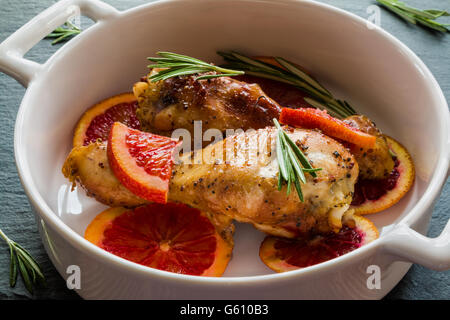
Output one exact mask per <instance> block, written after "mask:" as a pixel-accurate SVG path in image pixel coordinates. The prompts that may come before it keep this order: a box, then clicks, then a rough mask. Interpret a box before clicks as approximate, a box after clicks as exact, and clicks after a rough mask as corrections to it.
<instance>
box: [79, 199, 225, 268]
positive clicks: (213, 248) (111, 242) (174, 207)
mask: <svg viewBox="0 0 450 320" xmlns="http://www.w3.org/2000/svg"><path fill="white" fill-rule="evenodd" d="M84 237H85V238H86V239H87V240H89V241H90V242H92V243H93V244H95V245H97V246H99V247H100V248H102V249H104V250H106V251H108V252H110V253H112V254H115V255H117V256H119V257H122V258H124V259H127V260H130V261H133V262H136V263H139V264H142V265H145V266H148V267H151V268H156V269H160V270H165V271H170V272H175V273H182V274H190V275H199V276H221V275H222V274H223V272H224V271H225V269H226V267H227V264H228V262H229V260H230V258H231V252H232V249H233V247H232V244H230V243H229V242H226V241H225V240H223V239H222V237H220V235H219V234H218V233H217V231H216V229H215V228H214V226H213V225H212V224H211V222H210V221H209V220H208V218H206V217H205V215H204V214H203V213H202V212H200V211H199V210H197V209H193V208H190V207H188V206H186V205H182V204H174V203H168V204H166V205H161V204H156V203H153V204H149V205H147V206H144V207H139V208H136V209H133V210H129V209H125V208H111V209H108V210H105V211H103V212H102V213H100V214H99V215H98V216H97V217H95V219H94V220H93V221H92V222H91V223H90V224H89V226H88V227H87V229H86V232H85V234H84Z"/></svg>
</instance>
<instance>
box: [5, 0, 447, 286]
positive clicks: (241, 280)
mask: <svg viewBox="0 0 450 320" xmlns="http://www.w3.org/2000/svg"><path fill="white" fill-rule="evenodd" d="M182 1H183V0H162V1H158V2H153V3H148V4H143V5H141V6H138V7H135V8H131V9H129V10H126V11H123V12H120V13H119V14H118V16H117V17H114V18H112V19H111V20H112V21H113V20H114V19H115V18H121V17H122V16H124V15H132V14H134V13H135V12H138V11H140V10H142V9H144V8H145V9H149V8H152V7H155V8H157V7H164V6H170V5H174V4H176V3H177V2H182ZM246 1H252V0H246ZM261 1H262V2H265V1H267V0H259V2H261ZM279 1H284V2H287V3H293V2H303V3H304V2H307V3H308V5H311V6H316V7H317V9H318V10H329V11H331V12H333V13H336V14H338V15H340V16H342V18H343V19H351V20H353V21H354V22H355V23H359V24H361V23H364V24H366V23H367V21H366V20H364V19H363V18H361V17H358V16H357V15H355V14H352V13H349V12H347V11H344V10H342V9H339V8H336V7H333V6H330V5H327V4H323V3H318V2H314V1H305V0H279ZM107 22H109V21H105V22H103V21H101V22H100V23H107ZM95 27H96V25H93V26H92V27H90V28H89V29H87V30H85V31H84V32H83V34H81V35H79V36H78V37H77V38H81V37H83V36H84V35H87V34H89V33H91V32H92V31H94V30H95ZM91 29H92V30H91ZM373 31H374V32H377V33H378V34H380V35H381V36H383V37H384V38H385V39H386V41H389V42H391V43H392V44H393V45H395V46H397V47H398V48H399V49H400V50H401V51H402V52H403V53H404V54H405V56H407V57H408V59H409V60H410V61H411V62H412V63H414V64H415V65H416V66H418V67H419V68H420V70H421V71H422V72H423V74H424V75H425V77H426V78H427V80H428V81H430V83H431V84H432V86H433V90H434V91H435V94H436V95H437V96H438V98H439V100H440V109H438V110H437V111H438V112H440V113H441V114H442V117H440V121H441V124H440V125H441V128H442V129H441V136H443V137H447V140H446V141H445V139H443V140H442V143H441V145H440V150H446V149H447V150H450V138H449V128H450V125H449V123H450V117H449V113H448V106H447V102H446V100H445V97H444V94H443V93H442V91H441V89H440V87H439V85H438V83H437V81H436V79H435V78H434V76H433V75H432V74H431V72H430V71H429V69H428V68H427V67H426V66H425V64H424V63H423V62H422V61H421V60H420V59H419V58H418V57H417V56H416V55H415V54H414V53H413V52H412V51H411V50H410V49H409V48H408V47H407V46H406V45H404V44H403V43H402V42H400V41H399V40H398V39H396V38H395V37H394V36H392V35H391V34H389V33H388V32H386V31H384V30H383V29H381V28H378V27H376V28H375V30H373ZM77 38H75V39H74V40H72V41H70V42H68V43H67V44H66V45H64V46H63V47H62V48H61V49H59V50H58V51H57V52H56V53H55V54H54V55H53V56H51V57H50V58H49V59H48V61H47V62H46V63H45V64H44V65H43V66H42V69H41V70H40V71H39V73H40V72H46V71H47V70H48V69H49V66H50V65H51V64H52V61H53V59H55V58H57V57H59V56H60V55H62V54H64V53H65V52H66V51H69V50H70V49H71V48H72V47H74V46H76V45H77ZM37 81H39V76H38V75H37V76H36V77H35V78H33V79H32V81H31V82H30V84H29V87H28V89H27V91H26V92H25V95H24V98H23V100H22V103H21V105H20V108H19V111H18V114H17V119H16V125H15V132H14V153H15V159H16V166H17V170H18V173H19V177H20V180H21V182H22V185H23V187H24V190H25V193H26V194H27V196H28V198H29V199H30V202H31V204H32V205H33V207H34V208H36V209H37V210H38V211H39V215H40V216H41V217H42V218H44V219H45V222H46V223H48V224H49V225H51V227H52V228H54V229H55V230H56V231H57V232H58V233H59V234H60V235H61V236H62V237H63V238H64V239H65V240H66V241H68V242H69V243H70V244H71V245H73V246H74V247H76V248H78V249H79V250H83V251H84V252H85V253H88V254H89V255H90V256H91V257H93V258H95V259H97V260H99V261H102V262H104V263H109V264H112V265H113V266H116V267H120V268H122V269H123V270H124V271H128V272H137V273H140V274H142V275H148V276H149V277H152V276H156V277H158V278H164V279H165V280H177V281H183V282H184V281H187V282H190V283H195V284H212V285H213V284H223V283H233V284H249V283H253V282H261V281H265V282H267V281H277V280H282V279H285V280H286V279H287V278H293V277H295V278H298V277H302V276H307V275H310V274H312V273H316V272H319V271H323V272H324V271H329V270H331V269H332V268H336V267H337V266H339V265H343V264H345V263H349V262H351V261H350V260H351V259H353V258H355V257H357V256H358V255H359V256H363V255H365V254H369V251H370V250H375V249H376V248H378V247H380V246H382V245H383V238H379V239H377V240H375V241H373V242H371V243H369V244H367V245H365V246H363V247H361V248H359V249H358V250H355V251H352V252H350V253H348V254H345V255H343V256H341V257H338V258H335V259H333V260H330V261H327V262H323V263H321V264H318V265H314V266H311V267H308V268H305V269H298V270H294V271H290V272H285V273H276V274H269V275H256V276H243V277H220V278H214V277H199V276H191V275H183V274H176V273H171V272H166V271H161V270H157V269H152V268H148V267H145V266H142V265H139V264H137V263H134V262H131V261H128V260H125V259H123V258H120V257H118V256H115V255H113V254H110V253H108V252H106V251H104V250H102V249H100V248H99V247H97V246H95V245H94V244H92V243H90V242H89V241H87V240H86V239H84V238H83V237H82V236H81V235H79V234H78V233H76V232H75V231H74V230H72V229H71V228H69V227H68V226H67V225H66V224H64V223H63V222H62V221H61V220H60V219H59V218H58V216H57V215H56V214H55V213H54V212H53V211H52V210H51V209H50V207H49V206H48V205H47V204H46V202H45V200H44V199H43V197H42V196H41V195H40V194H39V192H38V191H37V188H36V186H35V184H34V182H33V179H32V176H31V173H30V172H29V168H28V166H27V164H26V159H25V157H24V156H23V155H22V154H21V153H20V152H19V151H18V150H20V148H19V146H20V145H22V132H23V129H24V123H23V122H24V115H25V113H26V111H27V108H28V106H29V104H28V101H27V100H28V96H29V94H28V92H29V90H30V91H31V90H32V89H33V84H34V82H37ZM448 168H449V154H443V155H442V156H441V157H440V158H439V160H438V163H437V165H436V169H435V172H434V174H433V176H432V178H431V180H430V182H429V184H428V187H427V189H426V191H425V192H424V194H423V196H422V198H421V199H420V200H419V201H418V202H417V203H416V204H415V205H414V207H413V208H412V209H411V211H410V213H408V214H407V215H406V216H405V217H404V218H403V219H401V220H400V221H399V222H398V223H397V225H400V224H404V225H408V226H409V225H411V224H413V223H414V222H416V221H417V220H418V219H419V218H420V217H421V215H422V214H423V213H424V212H425V211H426V210H427V209H428V208H429V207H430V206H431V205H432V204H433V202H434V201H435V200H436V199H437V197H438V195H439V192H440V190H441V188H442V186H443V183H444V182H445V180H446V178H447V174H448Z"/></svg>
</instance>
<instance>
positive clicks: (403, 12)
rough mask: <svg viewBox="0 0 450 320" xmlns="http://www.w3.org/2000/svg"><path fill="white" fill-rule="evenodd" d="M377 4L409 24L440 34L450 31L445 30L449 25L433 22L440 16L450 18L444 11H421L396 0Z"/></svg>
mask: <svg viewBox="0 0 450 320" xmlns="http://www.w3.org/2000/svg"><path fill="white" fill-rule="evenodd" d="M377 2H378V3H380V4H381V5H383V6H384V7H385V8H387V9H389V10H390V11H392V12H393V13H395V14H396V15H398V16H399V17H401V18H402V19H404V20H405V21H407V22H409V23H412V24H420V25H422V26H424V27H427V28H431V29H433V30H437V31H440V32H449V31H450V29H448V28H447V26H449V24H443V23H439V22H436V21H434V20H436V19H437V18H439V17H442V16H450V13H449V12H447V11H445V10H434V9H429V10H421V9H417V8H413V7H410V6H408V5H406V4H405V3H403V2H400V1H398V0H377Z"/></svg>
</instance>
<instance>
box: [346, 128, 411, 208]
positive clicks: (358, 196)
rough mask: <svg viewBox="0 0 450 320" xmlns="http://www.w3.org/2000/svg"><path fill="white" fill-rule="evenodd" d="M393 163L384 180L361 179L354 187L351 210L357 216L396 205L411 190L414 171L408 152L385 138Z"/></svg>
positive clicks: (398, 144) (394, 141)
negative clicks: (392, 167) (393, 165)
mask: <svg viewBox="0 0 450 320" xmlns="http://www.w3.org/2000/svg"><path fill="white" fill-rule="evenodd" d="M385 137H386V140H387V143H388V146H389V148H390V150H391V151H392V153H393V154H394V156H393V158H394V161H395V167H394V169H393V170H392V172H391V174H390V175H389V177H387V178H386V179H378V180H370V179H362V180H360V181H358V182H357V183H356V185H355V194H354V196H353V201H352V205H351V208H352V209H354V210H355V213H357V214H370V213H376V212H380V211H382V210H385V209H387V208H389V207H391V206H393V205H394V204H396V203H397V202H398V201H399V200H400V199H401V198H403V196H404V195H405V194H406V193H407V192H408V191H409V189H411V187H412V185H413V183H414V178H415V170H414V163H413V161H412V158H411V156H410V154H409V153H408V150H406V148H405V147H403V146H402V145H401V144H400V143H399V142H397V141H396V140H394V139H393V138H391V137H388V136H385Z"/></svg>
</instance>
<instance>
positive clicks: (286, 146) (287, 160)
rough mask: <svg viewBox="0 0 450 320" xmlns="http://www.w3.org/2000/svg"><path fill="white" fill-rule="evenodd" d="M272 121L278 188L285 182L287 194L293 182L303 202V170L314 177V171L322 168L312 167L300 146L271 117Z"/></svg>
mask: <svg viewBox="0 0 450 320" xmlns="http://www.w3.org/2000/svg"><path fill="white" fill-rule="evenodd" d="M273 123H274V124H275V126H276V127H277V147H276V148H277V149H276V150H277V161H278V190H281V189H282V187H283V183H287V194H288V195H289V194H290V193H291V185H292V184H294V186H295V189H296V190H297V194H298V197H299V199H300V201H302V202H303V200H304V199H303V193H302V188H301V186H300V182H301V183H306V178H305V174H304V172H307V173H309V174H310V175H311V176H313V177H314V178H315V177H317V175H316V171H320V170H322V168H313V167H312V166H311V164H310V163H309V161H308V159H307V158H306V156H305V155H304V154H303V152H302V151H301V150H300V148H299V147H298V146H297V145H296V144H295V143H294V141H292V140H291V138H289V136H288V134H287V133H286V132H285V131H284V130H283V129H282V128H281V126H280V124H279V123H278V121H277V119H273Z"/></svg>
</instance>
